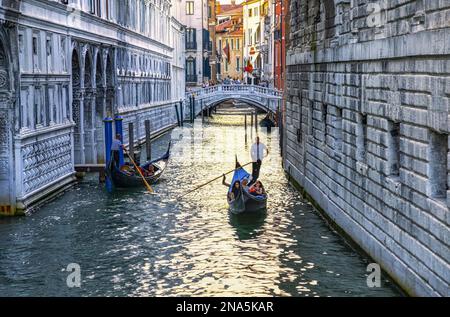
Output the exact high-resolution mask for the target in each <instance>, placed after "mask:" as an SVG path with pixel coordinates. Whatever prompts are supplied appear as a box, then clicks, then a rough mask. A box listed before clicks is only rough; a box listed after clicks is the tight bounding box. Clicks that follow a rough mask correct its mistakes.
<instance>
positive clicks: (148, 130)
mask: <svg viewBox="0 0 450 317" xmlns="http://www.w3.org/2000/svg"><path fill="white" fill-rule="evenodd" d="M151 132H152V126H151V124H150V120H145V149H146V151H147V161H150V160H151V159H152V138H151Z"/></svg>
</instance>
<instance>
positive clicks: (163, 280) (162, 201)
mask: <svg viewBox="0 0 450 317" xmlns="http://www.w3.org/2000/svg"><path fill="white" fill-rule="evenodd" d="M243 122H244V121H243V118H240V117H231V116H228V117H227V116H222V117H220V116H218V117H216V118H214V119H211V120H210V121H209V122H208V123H206V124H204V125H202V124H201V121H197V123H196V125H195V127H194V128H192V127H191V126H189V127H184V128H177V129H175V130H174V131H173V132H172V133H171V134H169V135H166V136H164V137H162V138H160V139H158V140H157V141H155V142H154V144H153V153H154V156H155V157H156V156H157V155H158V154H162V153H164V151H165V149H166V146H167V144H168V142H169V140H170V139H172V141H173V145H174V147H173V151H172V158H171V160H170V162H169V166H168V168H167V170H166V172H165V174H164V176H163V178H162V180H161V182H160V183H159V184H157V185H155V186H154V189H155V191H156V192H157V193H158V194H157V195H156V196H151V195H147V194H146V192H145V188H144V187H142V188H138V189H135V190H129V191H123V190H122V191H116V192H115V193H114V194H107V193H106V192H105V190H104V187H103V185H101V184H98V182H97V177H96V176H95V175H92V176H90V177H87V178H85V179H84V180H83V181H82V182H81V183H79V184H77V185H76V186H75V187H74V188H73V189H71V190H69V191H68V192H66V193H65V194H64V195H62V196H60V197H58V198H57V199H55V200H54V201H52V202H50V203H48V204H47V205H46V206H45V207H43V208H41V209H39V210H38V211H37V212H36V213H34V214H33V215H31V216H29V217H23V218H13V219H0V236H1V237H2V239H1V240H0V293H1V294H2V295H3V296H155V295H166V296H181V295H187V296H191V295H193V296H199V295H209V296H229V295H233V296H259V295H261V296H266V295H269V296H273V295H275V296H398V295H400V293H399V292H398V290H397V289H396V287H394V286H393V285H392V283H390V282H389V281H388V280H386V278H384V277H383V278H382V285H381V287H380V288H369V287H368V286H367V284H366V278H367V274H368V273H367V272H366V267H367V265H368V263H369V260H368V259H367V258H365V257H363V256H361V255H360V254H358V253H356V252H355V251H354V250H353V249H352V248H351V247H350V246H348V245H347V244H346V243H345V242H344V240H343V239H342V238H341V237H340V236H339V235H337V234H336V233H335V232H333V231H332V230H331V229H330V228H329V227H328V226H327V225H326V223H325V222H324V221H323V219H322V218H321V217H320V216H319V215H318V213H317V212H316V211H315V210H314V209H313V208H312V207H311V205H310V204H309V203H307V202H306V201H304V200H303V199H302V197H301V196H300V194H299V193H298V192H297V191H296V190H295V189H294V188H293V187H291V186H290V185H289V184H288V181H287V179H286V178H285V176H284V173H283V170H282V167H281V158H280V156H279V149H278V131H277V130H276V129H274V130H273V131H272V133H271V134H268V133H267V131H260V136H261V138H262V141H263V142H264V143H266V144H267V146H268V147H269V150H270V155H269V157H268V158H267V159H266V160H265V161H264V164H263V167H262V170H261V180H262V181H263V183H264V185H265V187H266V188H267V191H268V193H269V197H270V198H269V202H268V210H267V212H264V213H261V214H259V215H255V216H247V217H242V216H241V217H239V216H231V215H230V214H229V212H228V209H227V203H226V199H225V196H226V190H227V189H226V188H225V187H224V186H223V185H222V184H221V181H220V180H219V181H216V182H214V183H212V184H210V185H208V186H205V187H204V188H202V189H200V190H198V191H197V192H195V193H193V194H191V195H188V196H186V197H184V198H181V199H179V198H178V197H179V196H180V195H181V194H182V193H184V192H186V191H187V190H189V189H191V188H193V187H195V185H198V184H200V183H202V182H204V181H206V180H209V179H211V178H214V177H216V176H218V175H221V174H222V173H223V172H224V171H226V170H230V169H232V168H233V166H234V157H235V155H236V154H237V155H238V157H239V160H240V161H241V162H242V163H246V162H248V161H249V158H250V156H249V153H248V152H249V147H250V145H251V144H250V141H251V138H253V137H254V136H255V131H253V132H251V133H250V130H249V131H248V142H249V143H248V144H247V145H246V144H245V138H244V137H243V136H244V134H245V133H244V127H243ZM229 179H230V178H228V180H229ZM69 263H77V264H79V266H80V268H81V275H80V276H81V287H79V288H78V287H74V288H70V287H68V286H67V283H66V279H67V276H68V274H69V273H68V272H67V271H66V270H65V269H66V267H67V265H68V264H69Z"/></svg>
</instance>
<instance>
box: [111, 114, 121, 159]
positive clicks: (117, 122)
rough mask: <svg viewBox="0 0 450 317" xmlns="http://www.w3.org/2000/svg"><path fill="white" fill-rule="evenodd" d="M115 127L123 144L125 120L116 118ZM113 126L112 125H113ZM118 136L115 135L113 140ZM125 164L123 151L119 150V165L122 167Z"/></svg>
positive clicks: (119, 117)
mask: <svg viewBox="0 0 450 317" xmlns="http://www.w3.org/2000/svg"><path fill="white" fill-rule="evenodd" d="M114 121H115V125H116V134H120V142H121V143H122V144H123V118H122V117H121V116H116V117H115V118H114ZM111 126H112V125H111ZM115 138H116V136H115V135H113V139H115ZM123 164H124V158H123V150H122V149H120V150H119V165H120V166H122V165H123Z"/></svg>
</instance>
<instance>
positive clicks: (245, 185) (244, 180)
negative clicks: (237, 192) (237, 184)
mask: <svg viewBox="0 0 450 317" xmlns="http://www.w3.org/2000/svg"><path fill="white" fill-rule="evenodd" d="M242 189H243V190H245V191H246V192H248V190H249V189H250V188H249V187H248V179H246V178H244V179H243V180H242Z"/></svg>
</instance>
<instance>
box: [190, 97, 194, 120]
mask: <svg viewBox="0 0 450 317" xmlns="http://www.w3.org/2000/svg"><path fill="white" fill-rule="evenodd" d="M194 112H195V98H194V96H191V123H194V119H195V114H194Z"/></svg>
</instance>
